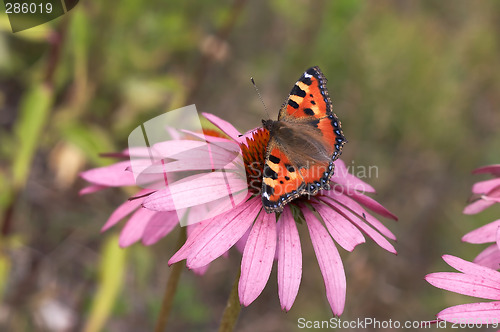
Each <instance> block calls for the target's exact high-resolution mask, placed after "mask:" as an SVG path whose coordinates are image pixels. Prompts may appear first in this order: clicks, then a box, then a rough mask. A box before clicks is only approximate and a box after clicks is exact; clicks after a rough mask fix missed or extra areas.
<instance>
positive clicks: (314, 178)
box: [261, 67, 346, 213]
mask: <svg viewBox="0 0 500 332" xmlns="http://www.w3.org/2000/svg"><path fill="white" fill-rule="evenodd" d="M326 81H327V80H326V78H325V77H324V75H323V73H322V72H321V70H320V69H319V68H318V67H312V68H309V69H308V70H307V71H306V72H305V73H304V74H303V75H302V76H301V77H300V78H299V80H298V81H297V82H296V83H295V85H294V86H293V88H292V90H291V92H290V95H289V96H288V98H287V100H286V102H285V104H283V106H282V108H281V110H280V112H279V116H278V121H270V120H268V121H264V127H266V128H267V129H268V130H269V131H270V139H269V143H268V146H267V152H266V162H265V164H264V170H263V178H262V194H261V196H262V203H263V205H264V208H265V210H266V212H268V213H271V212H281V211H283V207H284V205H285V204H287V203H288V202H290V201H292V200H294V199H295V198H297V197H299V196H301V195H305V194H309V195H315V194H316V193H317V192H318V191H319V190H321V189H329V188H330V187H329V182H330V177H331V176H332V175H333V171H334V165H333V162H334V161H335V160H336V159H337V158H338V157H339V155H340V154H341V153H342V146H343V145H344V144H345V142H346V140H345V138H344V135H343V132H342V129H341V126H340V121H339V120H338V118H337V116H336V115H335V114H334V113H333V111H332V102H331V99H330V97H329V95H328V91H327V89H326Z"/></svg>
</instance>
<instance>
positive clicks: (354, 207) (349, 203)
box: [327, 190, 396, 240]
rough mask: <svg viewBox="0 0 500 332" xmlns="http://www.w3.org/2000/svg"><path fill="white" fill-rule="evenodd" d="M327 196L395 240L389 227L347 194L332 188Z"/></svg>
mask: <svg viewBox="0 0 500 332" xmlns="http://www.w3.org/2000/svg"><path fill="white" fill-rule="evenodd" d="M327 196H328V197H330V198H332V199H334V200H335V201H337V202H338V203H340V204H342V205H343V206H344V207H346V208H348V209H349V210H350V211H351V212H353V213H354V214H356V215H357V216H358V217H359V218H360V219H362V220H365V221H367V222H368V223H369V224H370V225H372V226H373V227H374V228H375V229H376V230H377V231H379V232H380V233H382V235H384V236H386V237H388V238H389V239H391V240H396V236H395V235H394V234H393V233H392V232H391V231H390V230H389V228H387V227H385V226H384V224H382V223H381V222H380V221H379V220H378V219H377V218H375V217H373V216H372V215H371V214H369V213H368V212H366V210H365V209H364V208H363V207H362V206H361V205H360V204H359V203H357V202H356V201H355V200H353V199H352V198H350V197H349V196H346V195H342V194H341V193H339V192H337V191H333V190H332V191H329V192H328V195H327Z"/></svg>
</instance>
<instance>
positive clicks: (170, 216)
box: [142, 211, 179, 246]
mask: <svg viewBox="0 0 500 332" xmlns="http://www.w3.org/2000/svg"><path fill="white" fill-rule="evenodd" d="M178 224H179V218H178V216H177V213H176V212H173V211H168V212H163V211H161V212H157V213H156V214H155V215H154V216H153V217H152V218H151V220H149V222H148V224H147V226H146V229H145V230H144V234H143V235H142V243H143V244H144V245H146V246H149V245H152V244H155V243H156V242H158V240H160V239H161V238H163V237H165V236H167V234H168V233H170V232H171V231H172V230H173V229H174V228H175V226H177V225H178Z"/></svg>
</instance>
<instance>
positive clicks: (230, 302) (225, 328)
mask: <svg viewBox="0 0 500 332" xmlns="http://www.w3.org/2000/svg"><path fill="white" fill-rule="evenodd" d="M240 274H241V270H239V271H238V274H237V275H236V279H235V280H234V283H233V288H232V289H231V293H230V294H229V298H228V299H227V304H226V309H224V313H223V314H222V319H221V322H220V326H219V332H231V331H233V330H234V327H235V325H236V322H237V321H238V317H239V315H240V311H241V305H240V299H239V297H238V282H239V280H240Z"/></svg>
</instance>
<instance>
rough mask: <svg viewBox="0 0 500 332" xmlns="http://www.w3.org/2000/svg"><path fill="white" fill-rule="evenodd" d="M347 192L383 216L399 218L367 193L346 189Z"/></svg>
mask: <svg viewBox="0 0 500 332" xmlns="http://www.w3.org/2000/svg"><path fill="white" fill-rule="evenodd" d="M345 194H347V195H348V196H350V197H352V198H354V199H355V200H356V201H358V202H359V203H361V204H363V205H364V206H366V207H367V208H369V209H370V210H372V211H373V212H375V213H377V214H380V215H381V216H384V217H386V218H389V219H393V220H398V217H396V216H395V215H394V214H392V213H391V212H390V211H389V210H387V209H386V208H385V207H383V206H382V205H381V204H380V203H379V202H377V201H376V200H374V199H373V198H371V197H368V196H366V195H363V194H361V193H358V192H356V191H351V192H349V191H346V192H345Z"/></svg>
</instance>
